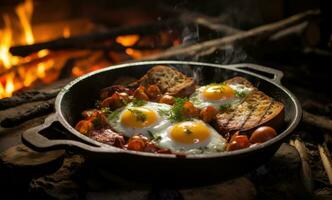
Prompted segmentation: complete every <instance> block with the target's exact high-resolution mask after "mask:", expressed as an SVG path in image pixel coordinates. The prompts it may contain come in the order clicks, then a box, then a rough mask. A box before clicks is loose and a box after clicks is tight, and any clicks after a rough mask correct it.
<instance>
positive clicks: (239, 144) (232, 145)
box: [227, 135, 250, 151]
mask: <svg viewBox="0 0 332 200" xmlns="http://www.w3.org/2000/svg"><path fill="white" fill-rule="evenodd" d="M249 146H250V143H249V139H248V137H247V136H246V135H236V136H234V137H232V138H231V141H230V142H229V143H228V145H227V151H234V150H238V149H244V148H248V147H249Z"/></svg>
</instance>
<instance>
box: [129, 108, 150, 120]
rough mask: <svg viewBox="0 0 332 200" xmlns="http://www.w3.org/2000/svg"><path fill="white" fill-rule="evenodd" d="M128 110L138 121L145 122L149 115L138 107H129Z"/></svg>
mask: <svg viewBox="0 0 332 200" xmlns="http://www.w3.org/2000/svg"><path fill="white" fill-rule="evenodd" d="M128 110H129V111H130V112H132V113H133V114H134V116H135V118H136V120H137V121H141V122H145V120H146V118H147V116H146V115H145V114H144V113H143V112H142V111H140V110H137V109H128Z"/></svg>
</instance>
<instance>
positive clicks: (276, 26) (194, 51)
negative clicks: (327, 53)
mask: <svg viewBox="0 0 332 200" xmlns="http://www.w3.org/2000/svg"><path fill="white" fill-rule="evenodd" d="M319 15H320V12H319V11H317V10H309V11H307V12H304V13H300V14H297V15H294V16H291V17H289V18H287V19H284V20H281V21H278V22H275V23H271V24H267V25H263V26H259V27H257V28H253V29H250V30H248V31H244V32H240V33H237V34H234V35H230V36H226V37H223V38H218V39H213V40H209V41H206V42H202V43H199V44H194V45H190V46H183V47H181V48H179V47H177V48H171V49H169V50H166V51H164V52H163V53H160V54H158V55H151V56H147V57H145V58H142V59H141V60H157V59H166V58H170V57H175V56H181V55H191V56H193V55H205V54H206V53H205V52H212V51H214V50H217V49H222V48H224V47H225V46H227V45H237V44H242V45H245V44H246V43H247V44H248V43H251V44H252V43H256V42H259V41H264V40H265V39H267V38H268V37H269V36H271V35H273V34H274V33H276V32H278V31H280V30H282V29H285V28H288V27H290V26H293V25H295V24H298V23H301V22H303V21H305V20H308V19H313V18H316V17H318V16H319Z"/></svg>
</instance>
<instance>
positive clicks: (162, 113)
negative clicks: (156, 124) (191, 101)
mask: <svg viewBox="0 0 332 200" xmlns="http://www.w3.org/2000/svg"><path fill="white" fill-rule="evenodd" d="M158 113H159V115H161V116H169V115H170V111H169V110H163V109H158Z"/></svg>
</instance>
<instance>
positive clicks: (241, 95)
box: [235, 91, 246, 98]
mask: <svg viewBox="0 0 332 200" xmlns="http://www.w3.org/2000/svg"><path fill="white" fill-rule="evenodd" d="M235 95H236V96H237V97H240V98H243V97H245V96H246V93H245V92H244V91H235Z"/></svg>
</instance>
